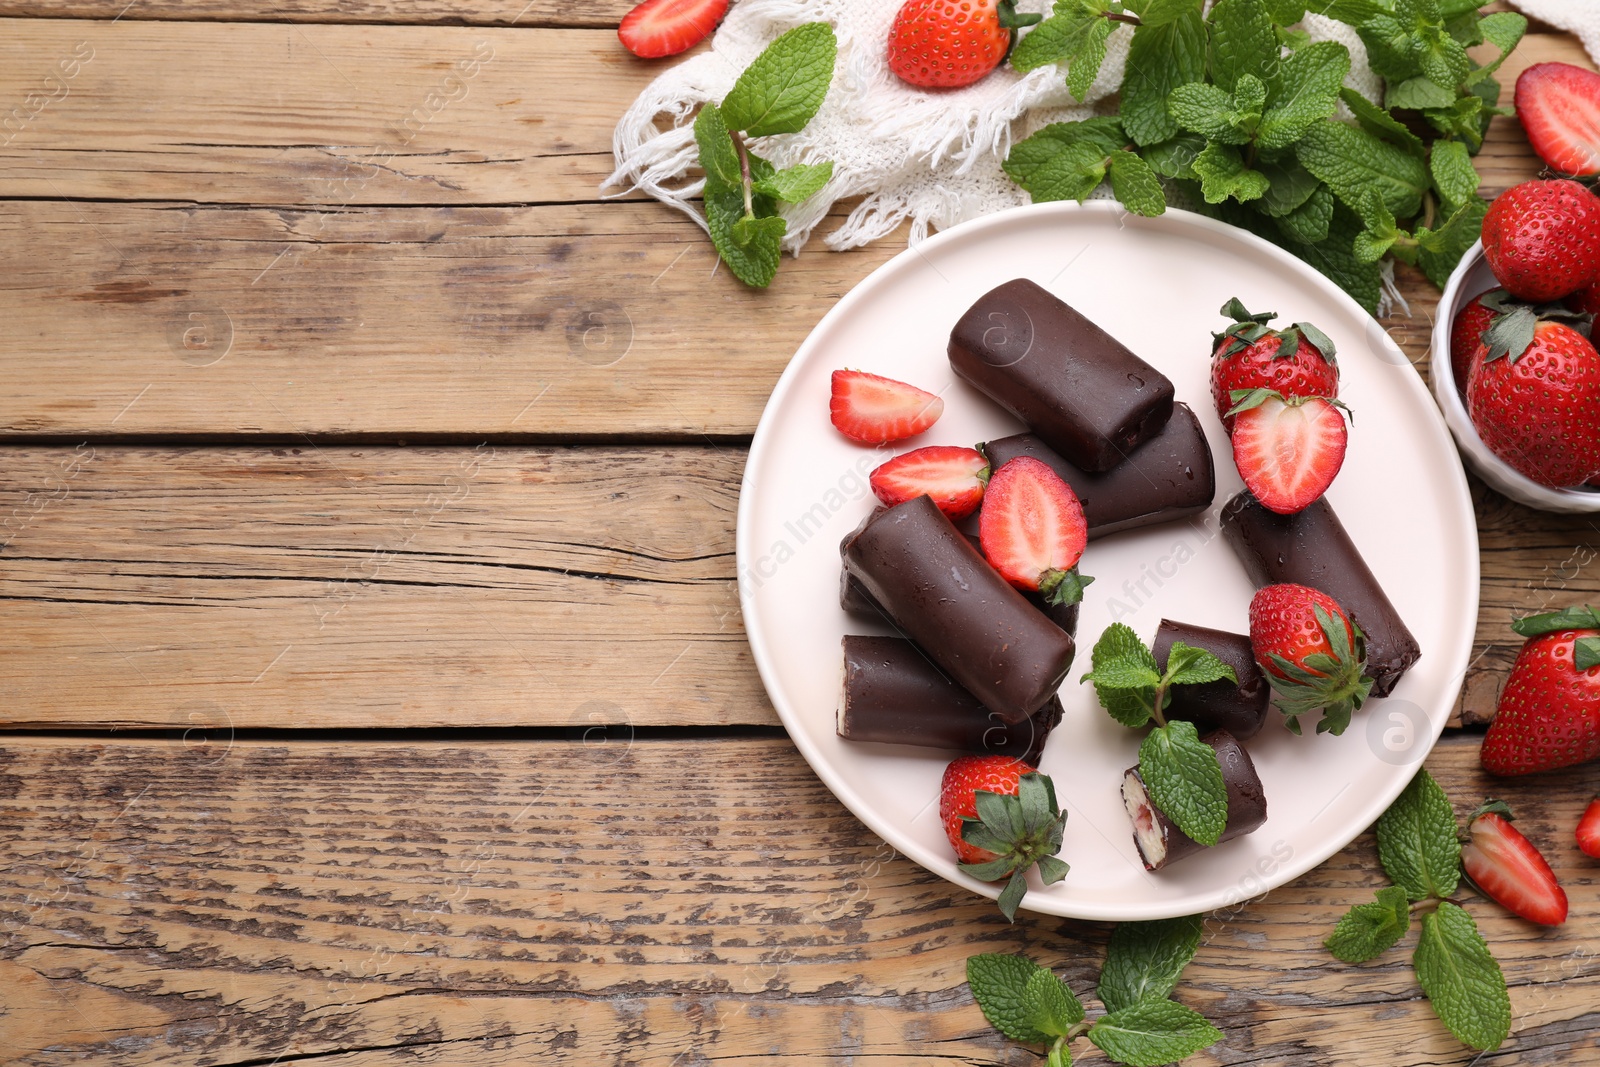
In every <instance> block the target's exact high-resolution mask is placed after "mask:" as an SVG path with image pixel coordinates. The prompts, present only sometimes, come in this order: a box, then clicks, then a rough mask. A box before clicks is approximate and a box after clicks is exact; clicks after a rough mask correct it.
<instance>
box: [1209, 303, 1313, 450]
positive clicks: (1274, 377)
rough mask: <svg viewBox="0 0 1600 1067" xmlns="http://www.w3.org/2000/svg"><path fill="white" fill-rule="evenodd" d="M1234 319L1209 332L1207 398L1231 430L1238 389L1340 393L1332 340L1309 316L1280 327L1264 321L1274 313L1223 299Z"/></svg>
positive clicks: (1224, 311)
mask: <svg viewBox="0 0 1600 1067" xmlns="http://www.w3.org/2000/svg"><path fill="white" fill-rule="evenodd" d="M1222 314H1224V315H1227V316H1228V317H1229V318H1231V319H1233V325H1232V326H1229V327H1228V328H1227V329H1225V330H1223V331H1222V332H1221V333H1218V334H1213V335H1212V340H1213V342H1214V343H1213V344H1212V347H1211V400H1212V402H1213V403H1214V404H1216V406H1217V417H1218V418H1220V419H1221V420H1222V425H1223V426H1224V427H1226V428H1227V430H1228V431H1229V432H1230V433H1231V432H1233V416H1231V415H1229V414H1228V411H1229V409H1231V408H1232V407H1233V405H1234V400H1233V394H1234V393H1235V392H1236V391H1238V390H1241V389H1272V390H1275V391H1277V392H1278V393H1281V394H1282V395H1283V396H1285V397H1291V396H1322V397H1329V398H1332V397H1336V396H1338V395H1339V368H1338V366H1337V365H1336V364H1335V363H1334V361H1333V358H1334V348H1333V341H1332V340H1330V339H1329V338H1328V335H1327V334H1325V333H1323V332H1322V331H1321V330H1319V329H1317V328H1316V327H1315V326H1313V325H1311V324H1310V323H1309V322H1297V323H1295V324H1294V325H1293V326H1289V327H1286V328H1285V329H1282V330H1274V329H1271V328H1270V327H1268V326H1267V323H1269V322H1271V321H1272V320H1273V319H1275V318H1277V315H1276V314H1275V313H1274V312H1271V311H1266V312H1262V313H1261V314H1259V315H1253V314H1251V313H1250V312H1249V311H1247V310H1246V309H1245V306H1244V305H1243V304H1242V303H1240V302H1239V300H1238V299H1237V298H1235V299H1233V300H1230V301H1228V302H1227V303H1226V304H1224V305H1222Z"/></svg>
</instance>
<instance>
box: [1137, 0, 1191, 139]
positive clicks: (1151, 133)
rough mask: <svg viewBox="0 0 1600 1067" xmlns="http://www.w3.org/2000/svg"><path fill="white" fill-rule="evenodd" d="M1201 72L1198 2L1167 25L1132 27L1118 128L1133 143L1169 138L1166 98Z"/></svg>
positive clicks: (1170, 122) (1170, 123) (1172, 131)
mask: <svg viewBox="0 0 1600 1067" xmlns="http://www.w3.org/2000/svg"><path fill="white" fill-rule="evenodd" d="M1205 74H1206V24H1205V21H1204V20H1203V19H1202V18H1201V17H1200V8H1199V5H1198V4H1195V5H1191V6H1190V8H1189V10H1187V11H1185V12H1184V13H1183V14H1181V15H1180V16H1178V17H1177V18H1176V19H1174V20H1173V21H1171V22H1167V23H1163V24H1161V25H1159V26H1152V25H1150V24H1148V23H1147V24H1145V25H1143V26H1139V27H1138V28H1136V29H1135V30H1134V31H1133V38H1132V40H1131V41H1129V42H1128V64H1127V69H1126V72H1125V73H1124V74H1123V78H1122V124H1123V127H1124V128H1125V129H1126V130H1127V131H1128V136H1129V137H1130V138H1131V139H1132V140H1133V142H1134V144H1138V145H1153V144H1158V143H1160V142H1162V141H1167V140H1170V139H1171V138H1172V137H1173V136H1174V135H1175V134H1176V133H1177V132H1178V124H1177V123H1176V122H1174V121H1173V119H1172V117H1171V116H1170V115H1168V114H1167V98H1168V97H1169V96H1170V95H1171V94H1172V90H1173V89H1176V88H1177V87H1178V86H1180V85H1187V84H1188V83H1190V82H1198V81H1200V80H1201V79H1203V78H1204V77H1205ZM1152 162H1153V161H1152Z"/></svg>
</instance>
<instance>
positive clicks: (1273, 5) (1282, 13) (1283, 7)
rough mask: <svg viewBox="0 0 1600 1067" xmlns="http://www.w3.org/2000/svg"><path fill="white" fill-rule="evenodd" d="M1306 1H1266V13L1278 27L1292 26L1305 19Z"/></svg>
mask: <svg viewBox="0 0 1600 1067" xmlns="http://www.w3.org/2000/svg"><path fill="white" fill-rule="evenodd" d="M1306 3H1307V0H1267V11H1268V12H1269V13H1270V14H1271V15H1272V21H1273V22H1275V23H1277V24H1278V25H1279V26H1293V25H1294V24H1295V23H1297V22H1299V21H1300V20H1301V19H1303V18H1305V17H1306Z"/></svg>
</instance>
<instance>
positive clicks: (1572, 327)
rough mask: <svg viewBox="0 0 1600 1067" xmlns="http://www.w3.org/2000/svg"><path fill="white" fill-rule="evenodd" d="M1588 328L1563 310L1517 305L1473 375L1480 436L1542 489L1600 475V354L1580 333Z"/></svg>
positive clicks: (1493, 329) (1495, 330) (1499, 322)
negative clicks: (1599, 413) (1597, 413)
mask: <svg viewBox="0 0 1600 1067" xmlns="http://www.w3.org/2000/svg"><path fill="white" fill-rule="evenodd" d="M1559 318H1566V319H1568V320H1569V321H1566V322H1563V321H1558V319H1559ZM1587 326H1588V324H1587V320H1586V317H1584V316H1578V315H1576V314H1575V313H1571V312H1565V311H1561V310H1559V309H1557V308H1544V309H1541V310H1540V311H1538V312H1536V311H1535V310H1534V309H1532V308H1528V307H1522V306H1517V307H1513V308H1512V309H1511V310H1510V311H1508V312H1506V313H1504V314H1502V315H1498V316H1496V317H1495V319H1494V320H1493V322H1491V323H1490V325H1489V328H1488V329H1487V330H1485V331H1484V333H1483V344H1482V345H1480V346H1479V350H1478V352H1479V354H1478V358H1476V359H1475V360H1474V361H1473V364H1472V368H1471V371H1470V373H1469V375H1468V378H1467V414H1468V415H1469V416H1471V418H1472V425H1473V426H1474V427H1475V428H1476V429H1477V431H1478V436H1479V437H1480V438H1482V439H1483V443H1484V444H1485V445H1487V446H1488V447H1489V450H1490V451H1491V452H1493V453H1494V454H1495V455H1497V456H1499V457H1500V458H1501V459H1503V460H1505V461H1506V463H1508V464H1509V465H1510V466H1511V467H1513V468H1514V469H1516V470H1517V471H1518V472H1520V473H1521V474H1523V475H1526V476H1527V477H1529V478H1531V479H1533V480H1534V481H1536V482H1538V483H1539V484H1540V485H1548V486H1554V487H1562V486H1571V485H1581V484H1582V483H1584V482H1586V481H1588V480H1589V479H1590V478H1592V477H1594V476H1595V475H1596V474H1597V473H1600V418H1596V412H1600V353H1596V351H1595V347H1594V345H1593V344H1591V343H1590V342H1589V339H1588V338H1587V337H1585V336H1584V334H1583V333H1582V332H1580V331H1582V330H1584V329H1587Z"/></svg>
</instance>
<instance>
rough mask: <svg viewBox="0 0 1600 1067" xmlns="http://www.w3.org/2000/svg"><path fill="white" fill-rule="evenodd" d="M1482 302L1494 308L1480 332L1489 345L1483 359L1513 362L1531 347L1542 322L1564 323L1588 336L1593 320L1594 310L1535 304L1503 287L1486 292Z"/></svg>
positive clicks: (1486, 346)
mask: <svg viewBox="0 0 1600 1067" xmlns="http://www.w3.org/2000/svg"><path fill="white" fill-rule="evenodd" d="M1482 303H1483V305H1484V307H1487V308H1489V309H1491V310H1492V311H1494V312H1495V316H1494V318H1492V319H1490V320H1489V325H1488V326H1487V327H1486V328H1485V329H1484V331H1483V335H1482V343H1483V345H1484V347H1485V348H1487V349H1488V352H1487V353H1486V354H1485V355H1484V357H1483V360H1484V362H1485V363H1493V362H1494V361H1495V360H1497V359H1504V360H1505V361H1506V362H1507V364H1514V363H1516V362H1517V360H1519V359H1521V358H1522V357H1523V356H1524V355H1526V354H1527V352H1528V349H1530V348H1532V347H1533V341H1534V337H1535V336H1536V334H1537V330H1538V326H1539V324H1540V323H1541V322H1559V323H1564V324H1565V325H1567V326H1570V327H1572V329H1574V330H1576V331H1577V332H1578V333H1580V334H1582V335H1583V336H1585V337H1588V336H1589V333H1590V330H1591V327H1592V324H1593V322H1594V315H1593V314H1590V313H1588V312H1583V311H1573V310H1572V309H1571V308H1569V307H1564V306H1562V305H1561V304H1541V305H1539V306H1537V307H1535V306H1533V305H1531V304H1521V303H1518V302H1517V301H1515V300H1514V299H1512V297H1511V294H1510V293H1508V292H1506V291H1505V290H1503V289H1497V290H1495V291H1494V292H1492V293H1487V294H1485V295H1484V297H1483V300H1482Z"/></svg>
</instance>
